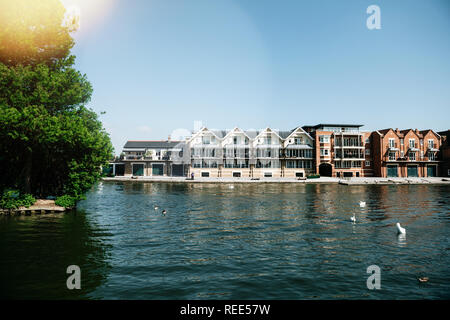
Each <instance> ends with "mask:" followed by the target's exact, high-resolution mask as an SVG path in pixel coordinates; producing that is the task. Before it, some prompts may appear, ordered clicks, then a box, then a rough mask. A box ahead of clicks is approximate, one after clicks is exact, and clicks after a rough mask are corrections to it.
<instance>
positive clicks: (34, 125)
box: [0, 0, 112, 199]
mask: <svg viewBox="0 0 450 320" xmlns="http://www.w3.org/2000/svg"><path fill="white" fill-rule="evenodd" d="M4 18H5V20H3V19H4ZM2 26H3V27H4V29H3V28H1V27H2ZM71 28H72V27H71V26H70V24H67V23H64V7H63V6H62V5H61V3H60V2H59V0H40V1H34V0H10V1H6V0H0V189H4V188H6V187H14V188H18V189H20V190H21V191H24V192H27V193H32V194H34V195H37V196H46V195H63V194H69V195H71V196H74V197H76V198H78V199H79V198H81V197H82V195H83V194H84V193H85V192H86V191H87V190H88V189H89V188H90V187H91V186H92V184H93V183H95V181H96V180H97V179H98V178H99V177H100V166H102V165H104V164H105V163H106V162H107V160H108V159H110V158H111V156H112V145H111V142H110V139H109V136H108V134H107V133H106V132H105V130H104V129H103V126H102V124H101V122H100V121H99V120H98V116H97V114H96V113H95V112H93V111H92V110H90V109H88V108H86V104H87V103H88V102H89V101H90V98H91V94H92V86H91V84H90V83H89V81H88V80H87V78H86V76H85V75H82V74H81V73H80V72H79V71H77V70H76V69H74V68H73V64H74V62H75V57H74V56H73V55H69V53H70V49H71V48H72V46H73V40H72V38H71V37H70V34H69V33H70V31H71ZM14 30H18V31H17V34H18V36H17V37H15V38H14V37H13V36H12V34H14Z"/></svg>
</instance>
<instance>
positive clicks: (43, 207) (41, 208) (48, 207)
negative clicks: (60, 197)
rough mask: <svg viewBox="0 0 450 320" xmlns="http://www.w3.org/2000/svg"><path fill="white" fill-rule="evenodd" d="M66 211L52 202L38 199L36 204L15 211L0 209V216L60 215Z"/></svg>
mask: <svg viewBox="0 0 450 320" xmlns="http://www.w3.org/2000/svg"><path fill="white" fill-rule="evenodd" d="M64 211H66V208H64V207H60V206H57V205H56V204H55V201H54V200H44V199H38V200H36V202H35V203H34V204H33V205H32V206H29V207H28V208H26V207H19V208H17V209H0V215H31V214H48V213H60V212H64Z"/></svg>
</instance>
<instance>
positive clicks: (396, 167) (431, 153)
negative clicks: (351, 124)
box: [371, 129, 441, 177]
mask: <svg viewBox="0 0 450 320" xmlns="http://www.w3.org/2000/svg"><path fill="white" fill-rule="evenodd" d="M371 140H372V157H373V168H374V176H376V177H435V176H438V175H439V163H440V161H439V159H438V154H439V148H440V146H441V136H440V135H439V134H437V133H435V132H434V131H433V130H422V131H419V130H418V129H415V130H413V129H407V130H399V129H395V130H394V129H384V130H377V131H374V132H372V134H371Z"/></svg>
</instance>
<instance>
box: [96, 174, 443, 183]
mask: <svg viewBox="0 0 450 320" xmlns="http://www.w3.org/2000/svg"><path fill="white" fill-rule="evenodd" d="M102 180H103V181H133V182H174V183H179V182H182V183H336V184H338V183H339V184H343V185H367V184H449V185H450V178H441V177H433V178H369V177H365V178H349V179H340V178H332V177H320V178H315V179H304V180H298V179H297V178H260V179H259V180H254V179H251V178H201V177H199V178H195V179H194V180H191V179H186V177H134V178H132V177H123V176H122V177H105V178H103V179H102Z"/></svg>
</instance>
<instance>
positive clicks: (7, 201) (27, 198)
mask: <svg viewBox="0 0 450 320" xmlns="http://www.w3.org/2000/svg"><path fill="white" fill-rule="evenodd" d="M35 202H36V199H35V198H34V197H33V196H32V195H31V194H27V193H24V194H20V192H19V191H18V190H12V189H8V190H5V191H4V192H3V193H2V196H1V198H0V208H3V209H17V208H19V207H26V208H28V207H29V206H32V205H33V204H34V203H35Z"/></svg>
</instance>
